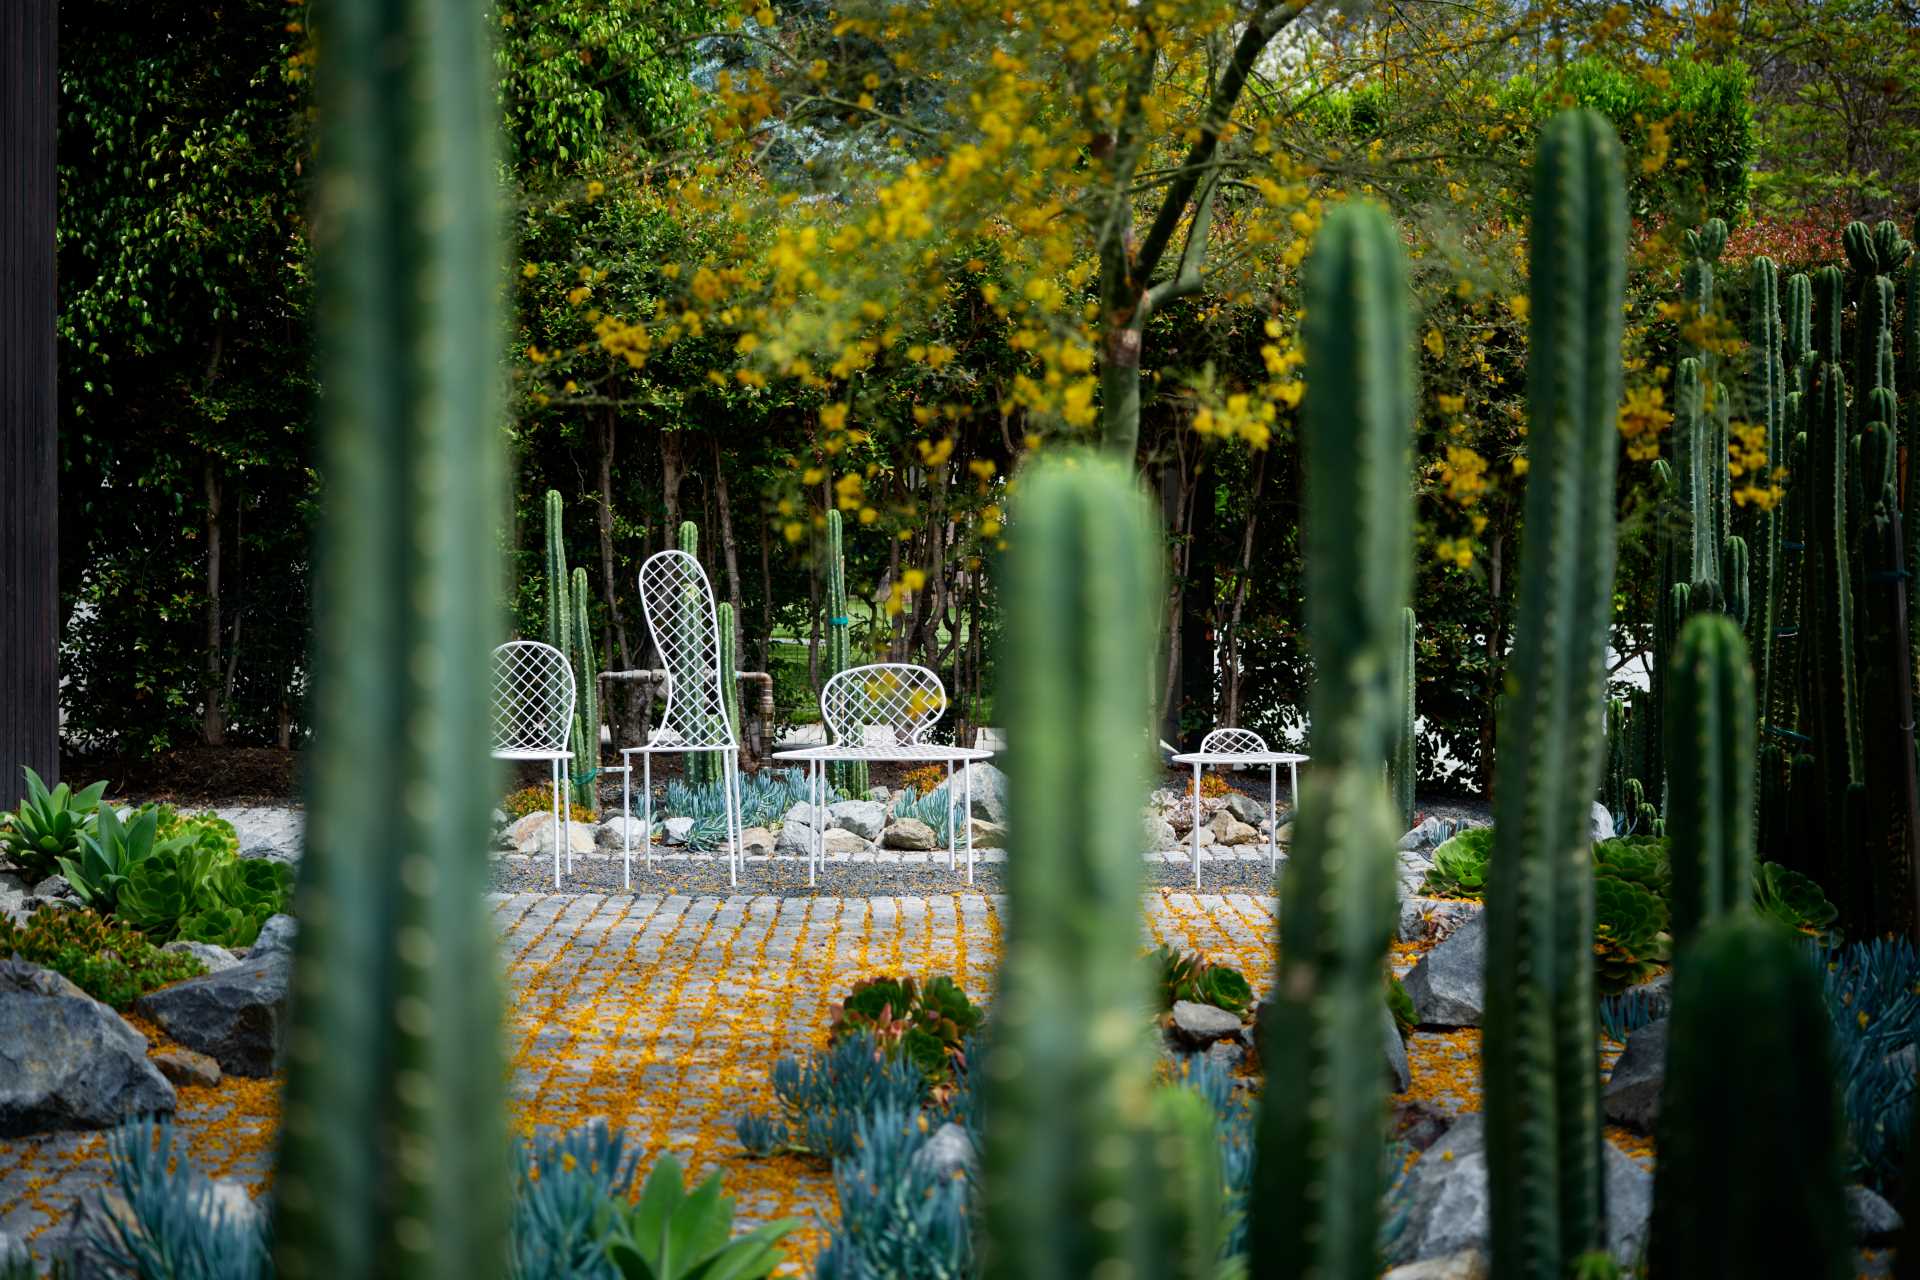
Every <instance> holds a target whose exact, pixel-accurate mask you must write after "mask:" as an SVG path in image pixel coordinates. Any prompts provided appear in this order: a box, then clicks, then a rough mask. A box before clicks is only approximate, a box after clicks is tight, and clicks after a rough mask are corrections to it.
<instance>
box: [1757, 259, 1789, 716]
mask: <svg viewBox="0 0 1920 1280" xmlns="http://www.w3.org/2000/svg"><path fill="white" fill-rule="evenodd" d="M1752 280H1753V304H1752V306H1753V316H1752V324H1751V328H1750V330H1749V334H1750V348H1751V350H1752V353H1753V372H1752V377H1751V379H1750V382H1749V385H1748V399H1749V401H1750V402H1751V403H1752V404H1753V405H1754V406H1755V407H1756V408H1758V409H1759V411H1760V421H1761V424H1762V425H1763V426H1764V427H1765V428H1766V450H1767V468H1768V470H1769V471H1773V470H1778V469H1782V468H1784V466H1785V460H1786V450H1787V437H1786V394H1787V391H1786V364H1785V360H1784V357H1783V356H1782V354H1781V353H1782V351H1783V349H1784V343H1783V342H1782V339H1781V334H1780V272H1779V270H1778V268H1776V267H1775V266H1774V263H1773V259H1771V258H1766V257H1760V258H1755V259H1754V260H1753V270H1752ZM1761 479H1762V480H1763V481H1764V480H1765V477H1761ZM1754 524H1755V535H1756V536H1755V538H1754V540H1753V545H1752V547H1751V548H1750V549H1751V551H1752V553H1753V579H1752V583H1753V586H1754V587H1755V588H1756V589H1755V590H1754V592H1753V595H1754V596H1755V597H1757V598H1758V602H1759V616H1758V617H1757V618H1755V619H1753V620H1752V622H1753V625H1752V626H1750V627H1749V628H1748V631H1747V634H1749V635H1750V636H1752V637H1753V638H1754V640H1755V641H1756V642H1757V643H1756V644H1755V646H1754V647H1755V648H1756V649H1757V651H1758V653H1759V657H1760V663H1759V695H1758V698H1757V704H1758V707H1759V714H1760V716H1761V717H1762V718H1763V719H1764V718H1765V717H1766V715H1767V714H1768V708H1770V707H1771V706H1772V705H1773V677H1774V669H1773V656H1774V653H1775V651H1776V649H1777V648H1778V646H1779V643H1780V640H1779V637H1778V636H1777V635H1776V634H1775V632H1776V631H1777V630H1779V629H1780V627H1781V625H1782V621H1781V619H1782V615H1783V614H1784V612H1785V611H1784V610H1783V609H1782V608H1781V604H1782V599H1783V593H1784V592H1785V590H1786V586H1787V575H1786V572H1785V570H1784V569H1783V567H1782V566H1781V563H1780V557H1781V555H1782V554H1783V553H1782V551H1781V546H1780V544H1781V542H1782V541H1783V537H1784V535H1783V531H1784V530H1785V528H1786V512H1785V511H1784V510H1782V509H1781V507H1780V505H1779V504H1777V503H1776V504H1775V505H1773V506H1771V507H1768V508H1767V509H1766V510H1764V511H1761V512H1760V513H1759V514H1758V515H1757V516H1756V517H1755V520H1754Z"/></svg>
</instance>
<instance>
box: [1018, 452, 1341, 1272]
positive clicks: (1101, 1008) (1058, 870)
mask: <svg viewBox="0 0 1920 1280" xmlns="http://www.w3.org/2000/svg"><path fill="white" fill-rule="evenodd" d="M1003 589H1004V592H1005V595H1004V597H1003V599H1004V601H1005V606H1006V624H1005V633H1004V638H1003V642H1002V645H1003V647H1002V649H1001V658H1000V668H999V669H1000V672H1001V679H1002V685H1001V691H1002V694H1003V698H1004V701H1003V702H1002V704H1001V705H1002V706H1003V707H1004V708H1005V709H1006V716H1007V722H1008V723H1007V739H1008V768H1007V773H1008V778H1009V784H1008V786H1009V791H1008V797H1007V800H1008V807H1009V824H1008V829H1009V831H1010V832H1011V835H1010V837H1009V838H1010V839H1012V840H1013V841H1014V842H1015V843H1014V847H1013V848H1012V849H1010V850H1009V854H1010V856H1009V857H1008V859H1007V864H1006V865H1007V926H1006V942H1005V952H1004V959H1003V960H1002V962H1001V966H1000V973H999V993H998V996H997V998H996V1000H995V1002H994V1010H995V1019H996V1025H995V1027H994V1031H993V1037H992V1042H991V1044H990V1045H989V1047H988V1049H987V1052H986V1056H985V1061H984V1069H985V1075H986V1090H987V1093H986V1105H987V1113H988V1114H989V1115H991V1116H992V1117H993V1122H992V1123H991V1124H990V1125H988V1126H987V1138H986V1151H985V1154H984V1169H983V1179H982V1184H981V1190H982V1209H983V1229H984V1238H983V1243H982V1254H983V1259H982V1263H983V1265H982V1272H981V1273H982V1275H983V1276H985V1277H987V1278H988V1280H1055V1278H1056V1277H1063V1276H1098V1275H1114V1276H1120V1275H1127V1276H1134V1277H1137V1278H1140V1280H1144V1278H1145V1277H1149V1276H1163V1275H1174V1274H1177V1273H1178V1271H1179V1267H1178V1265H1177V1264H1176V1263H1175V1262H1174V1261H1173V1260H1172V1258H1171V1257H1170V1256H1169V1254H1170V1253H1171V1251H1172V1248H1171V1244H1172V1242H1171V1241H1169V1240H1168V1239H1167V1238H1166V1231H1165V1227H1164V1221H1165V1204H1166V1197H1168V1196H1169V1195H1170V1194H1172V1191H1171V1185H1172V1184H1170V1183H1169V1182H1167V1181H1166V1175H1165V1174H1164V1172H1163V1171H1162V1170H1161V1169H1159V1168H1158V1167H1157V1159H1156V1157H1155V1156H1154V1155H1153V1151H1154V1149H1155V1148H1157V1147H1158V1146H1159V1143H1158V1142H1156V1141H1155V1140H1154V1139H1153V1138H1152V1136H1151V1134H1152V1132H1153V1130H1152V1127H1151V1122H1150V1121H1149V1119H1148V1117H1149V1114H1150V1111H1151V1106H1150V1096H1151V1092H1152V1088H1153V1085H1152V1077H1153V1049H1152V1046H1151V1044H1150V1043H1149V1041H1148V1038H1147V1033H1146V1024H1145V1023H1144V1022H1143V1021H1142V1019H1141V1018H1140V1010H1141V1009H1143V1008H1146V1007H1147V1004H1148V1000H1149V998H1150V997H1149V981H1148V974H1147V970H1146V968H1145V967H1144V966H1143V965H1142V964H1141V962H1140V958H1139V950H1140V944H1139V936H1140V932H1139V931H1140V892H1141V874H1142V873H1141V862H1140V859H1139V856H1138V855H1137V853H1136V852H1135V849H1136V848H1137V845H1138V826H1139V812H1140V806H1141V804H1142V803H1143V802H1144V801H1145V799H1146V794H1147V788H1148V760H1147V747H1148V743H1149V741H1150V734H1149V725H1150V723H1151V707H1150V690H1149V688H1148V681H1147V673H1148V672H1149V671H1150V670H1151V669H1152V662H1153V654H1154V631H1155V618H1156V612H1155V611H1156V609H1157V608H1158V605H1159V602H1160V601H1161V599H1162V595H1161V591H1162V584H1161V570H1160V552H1159V540H1158V538H1157V537H1156V536H1155V535H1154V530H1153V518H1152V515H1151V513H1150V511H1149V508H1148V506H1147V503H1146V499H1145V496H1144V495H1143V494H1142V493H1141V491H1140V489H1139V487H1138V485H1137V484H1136V483H1135V481H1134V478H1133V475H1132V473H1131V468H1130V467H1129V466H1126V465H1124V464H1119V463H1115V462H1109V461H1106V460H1104V459H1100V458H1097V457H1094V456H1092V455H1085V456H1081V457H1077V458H1074V459H1072V460H1066V459H1054V460H1048V461H1042V462H1040V463H1038V464H1036V465H1035V466H1034V467H1032V468H1031V469H1030V470H1028V471H1027V472H1025V473H1024V474H1023V476H1022V479H1021V490H1020V496H1019V499H1018V505H1017V507H1016V528H1015V532H1014V539H1013V550H1012V552H1011V553H1010V554H1009V556H1008V558H1007V563H1006V578H1005V583H1004V588H1003ZM1096 759H1097V767H1096ZM1373 998H1374V999H1375V1000H1376V1001H1377V999H1378V993H1377V992H1375V993H1374V996H1373ZM1375 1048H1376V1051H1377V1048H1378V1046H1377V1044H1376V1046H1375ZM1373 1155H1374V1156H1375V1157H1376V1158H1377V1156H1378V1148H1377V1146H1376V1148H1375V1151H1374V1153H1373Z"/></svg>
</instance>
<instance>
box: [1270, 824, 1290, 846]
mask: <svg viewBox="0 0 1920 1280" xmlns="http://www.w3.org/2000/svg"><path fill="white" fill-rule="evenodd" d="M1273 838H1274V839H1275V840H1278V841H1279V842H1280V843H1281V844H1292V843H1293V824H1292V823H1291V822H1283V823H1281V824H1280V830H1278V831H1277V832H1275V833H1274V836H1273Z"/></svg>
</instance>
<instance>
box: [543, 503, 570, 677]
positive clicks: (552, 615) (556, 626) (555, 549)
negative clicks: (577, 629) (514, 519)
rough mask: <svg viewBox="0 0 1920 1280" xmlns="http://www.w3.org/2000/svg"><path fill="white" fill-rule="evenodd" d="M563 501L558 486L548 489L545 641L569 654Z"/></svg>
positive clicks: (568, 610) (568, 608) (568, 612)
mask: <svg viewBox="0 0 1920 1280" xmlns="http://www.w3.org/2000/svg"><path fill="white" fill-rule="evenodd" d="M565 511H566V503H565V500H564V499H563V498H561V496H560V491H559V490H558V489H549V490H547V501H546V513H547V590H546V602H547V643H548V644H550V645H552V646H553V647H554V648H556V649H558V650H559V651H560V652H561V653H564V654H567V655H568V656H569V657H571V656H572V651H573V606H572V604H571V603H570V602H569V601H568V600H567V588H568V578H567V542H566V530H565V527H564V524H563V520H564V513H565Z"/></svg>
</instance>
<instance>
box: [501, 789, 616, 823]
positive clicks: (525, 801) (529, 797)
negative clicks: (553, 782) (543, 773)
mask: <svg viewBox="0 0 1920 1280" xmlns="http://www.w3.org/2000/svg"><path fill="white" fill-rule="evenodd" d="M567 806H568V808H570V809H571V810H572V811H573V820H574V821H575V822H592V821H593V820H594V812H593V810H591V809H589V808H587V806H585V805H583V804H574V803H573V802H572V801H571V800H569V801H568V802H567ZM500 812H502V813H504V814H506V815H507V818H508V820H509V821H512V820H515V819H519V818H524V817H526V816H527V815H528V814H530V813H552V812H553V788H552V787H551V786H549V785H547V784H546V783H535V784H534V785H533V786H531V787H522V788H520V789H519V790H518V791H516V792H514V793H513V794H512V795H509V796H508V797H507V798H506V799H505V800H502V801H501V802H500Z"/></svg>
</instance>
